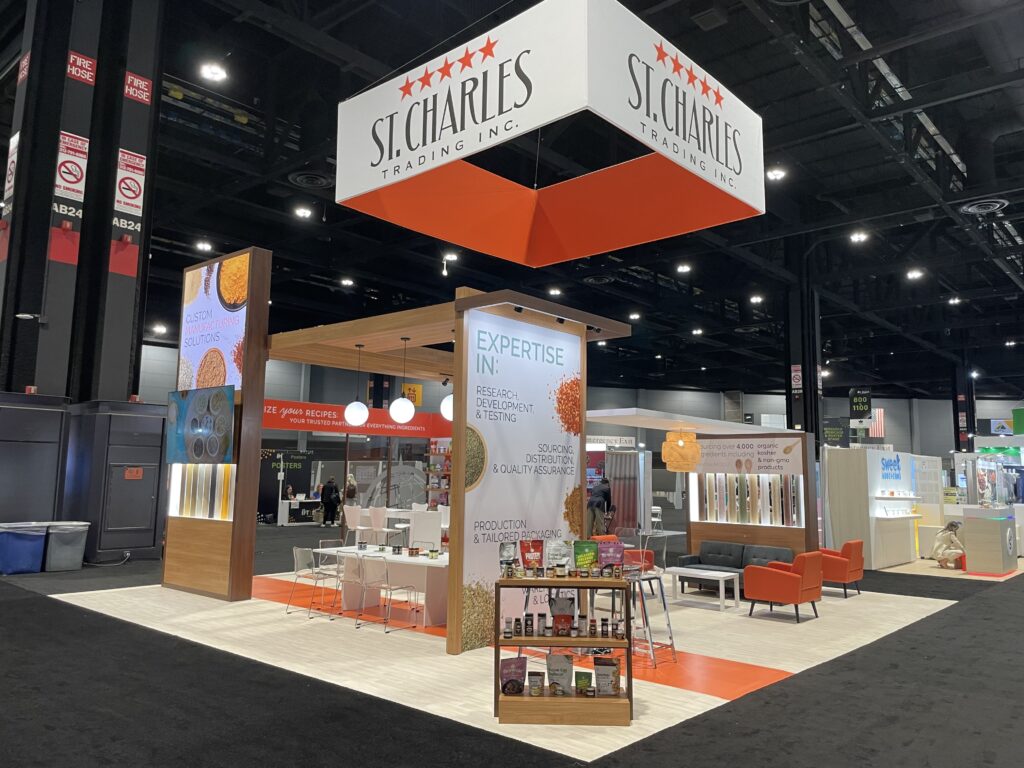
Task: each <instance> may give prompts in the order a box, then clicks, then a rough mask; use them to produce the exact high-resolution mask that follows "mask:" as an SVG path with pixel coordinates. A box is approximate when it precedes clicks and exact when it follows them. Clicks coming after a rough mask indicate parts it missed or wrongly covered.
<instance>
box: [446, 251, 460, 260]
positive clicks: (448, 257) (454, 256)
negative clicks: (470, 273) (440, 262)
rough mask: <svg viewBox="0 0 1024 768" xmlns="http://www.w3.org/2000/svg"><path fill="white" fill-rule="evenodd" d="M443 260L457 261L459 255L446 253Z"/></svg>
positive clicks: (451, 252) (450, 252)
mask: <svg viewBox="0 0 1024 768" xmlns="http://www.w3.org/2000/svg"><path fill="white" fill-rule="evenodd" d="M444 260H445V261H458V260H459V254H457V253H454V252H453V251H449V252H448V253H446V254H445V255H444Z"/></svg>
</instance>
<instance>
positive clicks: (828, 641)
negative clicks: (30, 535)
mask: <svg viewBox="0 0 1024 768" xmlns="http://www.w3.org/2000/svg"><path fill="white" fill-rule="evenodd" d="M666 591H668V586H667V584H666ZM838 594H839V596H838V597H835V596H831V595H830V596H827V597H826V598H825V600H824V601H823V602H822V603H821V604H820V605H819V610H820V612H821V618H820V619H817V620H815V619H813V616H811V617H809V618H808V619H807V620H806V621H805V622H802V623H801V624H799V625H797V624H796V623H795V622H794V621H793V619H792V609H788V611H787V609H777V610H776V611H775V614H774V615H769V614H768V611H767V609H766V608H765V609H758V610H757V611H756V612H755V616H754V618H748V617H747V615H746V612H747V607H746V605H745V604H743V605H742V607H741V608H739V609H732V608H730V609H729V610H727V611H726V612H725V613H719V612H718V611H717V597H713V598H712V597H711V596H710V595H707V594H705V595H704V596H697V595H694V596H691V595H689V594H688V595H687V596H686V597H680V598H679V599H678V600H677V601H675V603H676V604H673V605H672V607H671V619H672V624H673V628H674V629H675V640H676V647H677V648H678V649H680V651H681V653H680V654H679V658H678V660H677V661H676V663H675V666H678V667H682V666H685V665H686V664H687V663H688V659H689V658H694V659H696V658H702V659H705V660H706V659H708V658H711V657H713V658H712V661H716V660H717V661H718V662H719V664H722V665H729V664H730V663H731V662H741V663H743V664H756V665H763V666H764V667H770V668H773V669H776V670H785V671H787V672H797V671H800V670H803V669H807V668H808V667H810V666H813V665H815V664H819V663H822V662H824V661H827V660H829V659H832V658H835V657H837V656H839V655H841V654H843V653H846V652H848V651H850V650H853V649H854V648H857V647H859V646H861V645H864V644H866V643H869V642H871V641H873V640H876V639H878V638H879V637H882V636H883V635H886V634H888V633H890V632H893V631H895V630H897V629H899V628H900V627H903V626H906V625H908V624H910V623H912V622H914V621H917V620H919V619H921V618H924V617H925V616H928V615H929V614H932V613H934V612H936V611H939V610H941V609H943V608H945V607H946V606H948V605H950V604H951V603H949V602H946V601H942V600H932V599H927V598H916V597H903V596H896V595H886V594H877V593H864V594H863V595H859V596H856V597H851V598H850V599H848V600H843V598H842V596H841V592H840V593H838ZM55 597H57V599H61V600H64V601H66V602H68V603H71V604H74V605H78V606H81V607H83V608H87V609H90V610H94V611H98V612H100V613H103V614H107V615H110V616H113V617H116V618H119V619H123V620H125V621H129V622H132V623H135V624H139V625H142V626H146V627H149V628H152V629H155V630H158V631H161V632H166V633H168V634H172V635H175V636H179V637H182V638H185V639H188V640H191V641H194V642H198V643H202V644H204V645H207V646H210V647H213V648H217V649H220V650H223V651H227V652H230V653H235V654H238V655H240V656H243V657H246V658H250V659H254V660H258V661H261V662H263V663H268V664H273V665H274V666H277V667H280V668H282V669H286V670H290V671H293V672H296V673H298V674H302V675H307V676H309V677H313V678H317V679H319V680H324V681H327V682H330V683H334V684H336V685H339V686H343V687H346V688H352V689H355V690H357V691H361V692H363V693H367V694H370V695H373V696H377V697H380V698H384V699H387V700H389V701H393V702H396V703H399V704H404V705H406V706H410V707H415V708H416V709H419V710H422V711H425V712H429V713H432V714H436V715H438V716H440V717H446V718H449V719H452V720H456V721H458V722H461V723H464V724H467V725H471V726H474V727H477V728H481V729H484V730H487V731H491V732H494V733H498V734H501V735H503V736H507V737H509V738H513V739H518V740H521V741H524V742H528V743H531V744H534V745H536V746H539V747H542V748H546V749H550V750H553V751H555V752H559V753H562V754H565V755H569V756H571V757H573V758H576V759H579V760H584V761H592V760H595V759H597V758H599V757H602V756H604V755H606V754H609V753H610V752H613V751H615V750H618V749H621V748H623V747H625V746H628V745H630V744H632V743H634V742H636V741H639V740H640V739H642V738H644V737H646V736H649V735H651V734H653V733H656V732H657V731H660V730H662V729H664V728H667V727H669V726H671V725H674V724H676V723H679V722H682V721H684V720H687V719H689V718H691V717H694V716H696V715H699V714H701V713H703V712H706V711H708V710H709V709H712V708H714V707H717V706H720V705H721V704H723V703H725V702H726V701H727V698H723V697H720V696H713V695H709V694H708V693H705V692H702V691H700V690H689V689H687V688H684V687H679V685H678V684H677V683H675V682H669V683H668V684H660V683H658V682H652V681H650V680H639V679H638V680H637V681H636V684H635V699H636V705H635V712H634V714H635V719H634V721H633V724H632V726H630V727H602V728H595V727H579V726H541V725H499V724H498V723H497V721H496V719H495V718H494V717H493V716H492V687H491V686H492V669H493V655H492V654H493V652H492V651H491V650H490V649H480V650H476V651H472V652H469V653H464V654H462V655H459V656H449V655H447V654H445V647H444V639H443V638H441V637H437V636H435V635H431V634H425V633H422V632H410V631H405V632H393V633H391V634H388V635H385V634H384V633H383V631H382V629H381V627H380V626H365V627H362V628H360V629H358V630H357V629H356V628H355V625H354V622H353V621H352V620H351V619H347V618H339V619H336V620H334V621H329V620H328V619H327V618H326V617H325V616H314V618H313V619H307V618H306V614H305V612H304V611H296V612H293V613H291V614H290V615H286V614H285V611H284V608H283V607H282V606H281V605H280V604H279V603H276V602H270V601H265V600H250V601H246V602H238V603H225V602H221V601H219V600H215V599H211V598H206V597H201V596H197V595H192V594H189V593H185V592H179V591H175V590H170V589H164V588H162V587H159V586H147V587H132V588H126V589H117V590H104V591H98V592H84V593H77V594H67V595H57V596H55ZM651 607H652V609H653V608H654V604H653V603H652V604H651ZM808 613H810V612H809V611H808ZM653 624H654V626H655V628H656V630H657V629H659V628H661V627H663V624H664V621H663V619H657V620H655V621H654V622H653ZM663 637H664V633H663V632H657V633H656V638H655V639H663ZM332 649H333V650H332ZM665 658H666V657H665V656H664V655H663V654H662V655H659V659H665ZM540 663H541V664H542V662H540ZM671 667H673V665H672V664H671V662H669V663H665V662H664V661H662V663H659V665H658V671H659V673H661V674H664V675H666V676H667V677H666V679H670V678H671V677H672V674H673V669H671ZM538 668H542V667H538ZM705 668H707V669H714V668H715V667H714V666H713V665H712V666H706V667H705ZM737 668H739V667H738V666H737ZM654 677H655V679H656V678H657V676H654ZM694 687H696V686H694ZM708 690H713V688H709V689H708Z"/></svg>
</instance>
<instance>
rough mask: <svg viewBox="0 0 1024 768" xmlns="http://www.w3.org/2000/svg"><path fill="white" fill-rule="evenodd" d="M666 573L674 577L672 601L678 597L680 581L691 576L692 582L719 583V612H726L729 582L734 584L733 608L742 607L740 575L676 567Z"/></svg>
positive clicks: (666, 570)
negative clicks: (726, 587)
mask: <svg viewBox="0 0 1024 768" xmlns="http://www.w3.org/2000/svg"><path fill="white" fill-rule="evenodd" d="M665 573H668V574H671V575H672V599H673V600H675V599H676V598H677V596H678V593H677V591H676V588H677V586H678V583H679V582H680V581H686V577H687V576H689V577H690V578H691V579H692V580H694V581H696V580H697V579H701V580H703V581H717V582H718V610H719V611H724V610H725V583H726V582H727V581H731V582H732V601H733V603H732V604H733V607H734V608H739V607H740V575H739V574H738V573H729V572H727V571H705V570H703V569H702V568H681V567H679V566H675V567H673V568H666V569H665Z"/></svg>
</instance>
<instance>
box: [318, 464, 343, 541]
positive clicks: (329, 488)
mask: <svg viewBox="0 0 1024 768" xmlns="http://www.w3.org/2000/svg"><path fill="white" fill-rule="evenodd" d="M320 503H321V504H323V506H324V521H323V523H322V524H321V525H320V527H321V528H323V527H324V526H325V525H326V526H334V525H336V524H337V523H336V522H335V519H336V518H337V516H338V505H339V504H341V491H340V490H339V489H338V484H337V483H336V482H334V477H333V475H332V476H331V479H330V480H328V481H327V482H326V483H325V484H324V488H323V491H322V492H321V494H320Z"/></svg>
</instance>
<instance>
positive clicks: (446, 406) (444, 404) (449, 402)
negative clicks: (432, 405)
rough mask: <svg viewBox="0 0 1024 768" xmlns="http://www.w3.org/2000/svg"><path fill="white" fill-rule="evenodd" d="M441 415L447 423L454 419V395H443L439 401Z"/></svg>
mask: <svg viewBox="0 0 1024 768" xmlns="http://www.w3.org/2000/svg"><path fill="white" fill-rule="evenodd" d="M441 415H442V416H444V417H445V418H446V419H448V421H451V420H452V419H454V418H455V395H445V396H444V399H443V400H441Z"/></svg>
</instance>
